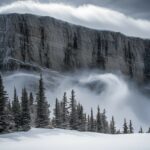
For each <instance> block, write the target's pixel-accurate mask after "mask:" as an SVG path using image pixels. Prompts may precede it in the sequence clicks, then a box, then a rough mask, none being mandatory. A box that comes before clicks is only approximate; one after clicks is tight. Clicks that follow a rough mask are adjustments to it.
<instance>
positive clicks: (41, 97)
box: [36, 75, 50, 128]
mask: <svg viewBox="0 0 150 150" xmlns="http://www.w3.org/2000/svg"><path fill="white" fill-rule="evenodd" d="M36 101H37V115H36V127H37V128H46V127H48V126H49V123H50V120H49V113H50V112H49V107H50V106H49V105H48V103H47V101H46V97H45V89H44V83H43V78H42V75H41V77H40V80H39V89H38V93H37V99H36Z"/></svg>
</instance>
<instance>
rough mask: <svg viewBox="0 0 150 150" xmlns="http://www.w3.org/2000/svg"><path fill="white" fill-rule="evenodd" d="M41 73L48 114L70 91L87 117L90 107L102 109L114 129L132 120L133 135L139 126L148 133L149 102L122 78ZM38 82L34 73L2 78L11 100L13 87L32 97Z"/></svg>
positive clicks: (96, 74)
mask: <svg viewBox="0 0 150 150" xmlns="http://www.w3.org/2000/svg"><path fill="white" fill-rule="evenodd" d="M43 71H44V72H43V78H44V82H45V88H46V96H47V100H48V101H49V103H50V104H51V110H53V106H54V105H55V99H56V97H57V98H58V99H59V100H62V96H63V93H64V92H67V96H68V99H69V97H70V92H71V90H72V89H74V90H75V92H76V99H77V100H78V101H79V102H80V103H81V104H83V106H84V109H85V111H86V112H87V113H90V109H91V107H92V108H93V109H94V113H96V110H97V106H98V105H99V106H100V108H101V111H102V110H103V109H104V108H105V109H106V111H107V116H108V119H109V120H110V118H111V117H112V115H114V117H115V120H116V125H117V127H118V128H120V129H122V125H123V120H124V118H125V117H126V118H127V121H129V120H130V119H131V120H132V122H133V126H134V129H135V131H136V132H137V131H139V128H140V126H142V127H143V129H144V131H145V132H146V131H147V130H148V128H149V122H150V115H149V114H150V109H149V106H150V101H149V98H146V97H145V96H143V95H142V94H141V93H139V92H138V91H137V90H136V88H135V87H134V86H131V84H129V83H128V82H127V81H125V80H124V78H123V77H122V75H116V74H112V73H101V72H96V71H92V72H91V71H82V72H78V73H75V74H65V75H63V74H60V73H58V72H55V71H48V70H43ZM38 80H39V74H38V73H34V72H15V73H11V74H7V75H5V76H4V83H5V87H6V90H7V91H8V94H9V97H11V98H12V97H13V90H14V86H15V87H16V89H17V91H18V93H19V94H20V93H21V89H22V88H23V87H26V88H27V90H28V91H32V92H33V93H34V94H36V91H37V87H38ZM19 96H20V95H19ZM52 115H53V114H52V113H51V116H52Z"/></svg>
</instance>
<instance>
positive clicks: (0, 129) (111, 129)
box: [0, 76, 150, 134]
mask: <svg viewBox="0 0 150 150" xmlns="http://www.w3.org/2000/svg"><path fill="white" fill-rule="evenodd" d="M49 107H50V105H49V104H48V102H47V100H46V96H45V89H44V83H43V79H42V76H41V77H40V80H39V86H38V91H37V94H36V95H35V96H33V94H32V93H28V92H27V90H26V88H23V89H22V94H21V98H18V95H17V91H16V89H15V88H14V97H13V99H12V100H11V101H10V100H9V98H8V96H7V92H6V91H5V88H4V85H3V80H2V77H1V76H0V133H8V132H14V131H28V130H30V128H31V127H36V128H61V129H71V130H78V131H90V132H98V133H109V134H121V133H124V134H127V133H134V128H133V125H132V121H131V120H130V121H129V123H127V121H126V119H124V123H123V129H122V130H119V129H116V126H115V119H114V117H113V116H112V119H111V121H110V122H109V121H108V119H107V116H106V110H105V109H104V110H102V111H101V110H100V107H99V106H98V107H97V110H96V116H95V115H94V113H93V109H91V113H90V115H89V114H86V113H85V111H84V107H83V106H82V104H80V103H78V102H77V100H76V95H75V91H74V90H72V91H71V94H70V97H69V98H68V97H67V94H66V92H65V93H64V95H63V97H62V100H61V101H59V100H58V99H57V98H56V101H55V107H54V110H53V115H52V116H53V118H51V119H50V109H49ZM139 133H143V129H142V127H140V130H139ZM147 133H150V128H149V129H148V131H147Z"/></svg>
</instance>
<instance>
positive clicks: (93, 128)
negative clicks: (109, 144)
mask: <svg viewBox="0 0 150 150" xmlns="http://www.w3.org/2000/svg"><path fill="white" fill-rule="evenodd" d="M90 131H91V132H95V120H94V116H93V109H92V108H91V116H90Z"/></svg>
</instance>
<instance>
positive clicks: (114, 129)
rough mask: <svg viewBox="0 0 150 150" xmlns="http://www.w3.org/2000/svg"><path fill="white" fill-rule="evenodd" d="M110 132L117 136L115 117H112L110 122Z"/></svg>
mask: <svg viewBox="0 0 150 150" xmlns="http://www.w3.org/2000/svg"><path fill="white" fill-rule="evenodd" d="M110 132H111V134H116V127H115V121H114V117H113V116H112V120H111V122H110Z"/></svg>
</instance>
